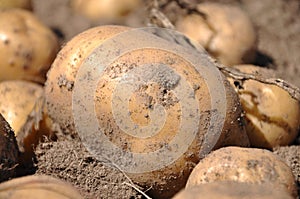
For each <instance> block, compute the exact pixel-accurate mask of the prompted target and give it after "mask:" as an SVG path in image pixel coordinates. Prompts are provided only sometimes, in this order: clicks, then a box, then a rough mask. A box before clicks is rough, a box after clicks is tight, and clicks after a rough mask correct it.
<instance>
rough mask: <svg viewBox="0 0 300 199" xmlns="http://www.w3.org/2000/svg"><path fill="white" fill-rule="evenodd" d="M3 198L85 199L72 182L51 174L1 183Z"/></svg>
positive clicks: (0, 196)
mask: <svg viewBox="0 0 300 199" xmlns="http://www.w3.org/2000/svg"><path fill="white" fill-rule="evenodd" d="M0 198H1V199H28V198H30V199H42V198H47V199H83V197H81V196H80V194H79V192H78V191H77V190H76V189H75V188H74V187H72V186H71V185H70V184H68V183H66V182H64V181H62V180H58V179H55V178H53V177H50V176H26V177H21V178H15V179H13V180H9V181H7V182H4V183H2V184H0Z"/></svg>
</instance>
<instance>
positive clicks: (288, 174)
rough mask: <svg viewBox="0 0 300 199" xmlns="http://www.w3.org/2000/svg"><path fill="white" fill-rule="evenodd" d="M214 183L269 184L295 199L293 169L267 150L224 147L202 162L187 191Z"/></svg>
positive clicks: (188, 183) (295, 190)
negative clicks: (199, 185)
mask: <svg viewBox="0 0 300 199" xmlns="http://www.w3.org/2000/svg"><path fill="white" fill-rule="evenodd" d="M215 181H236V182H245V183H252V184H263V183H266V182H269V183H271V184H273V185H274V186H279V187H284V188H285V189H286V190H287V191H288V192H289V193H290V194H291V195H292V196H293V197H296V196H297V186H296V184H295V178H294V176H293V173H292V171H291V169H290V168H289V167H288V165H286V164H285V163H284V162H283V161H282V160H281V159H280V158H279V157H278V156H277V155H275V154H273V153H272V152H270V151H268V150H264V149H255V148H241V147H224V148H221V149H218V150H216V151H214V152H212V153H210V154H209V155H208V156H207V157H205V158H204V159H202V160H201V161H200V162H199V163H198V164H197V166H196V167H195V168H194V170H193V171H192V173H191V175H190V176H189V179H188V181H187V184H186V188H189V187H192V186H195V185H198V184H204V183H210V182H215Z"/></svg>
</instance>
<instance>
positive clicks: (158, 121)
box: [45, 26, 249, 198]
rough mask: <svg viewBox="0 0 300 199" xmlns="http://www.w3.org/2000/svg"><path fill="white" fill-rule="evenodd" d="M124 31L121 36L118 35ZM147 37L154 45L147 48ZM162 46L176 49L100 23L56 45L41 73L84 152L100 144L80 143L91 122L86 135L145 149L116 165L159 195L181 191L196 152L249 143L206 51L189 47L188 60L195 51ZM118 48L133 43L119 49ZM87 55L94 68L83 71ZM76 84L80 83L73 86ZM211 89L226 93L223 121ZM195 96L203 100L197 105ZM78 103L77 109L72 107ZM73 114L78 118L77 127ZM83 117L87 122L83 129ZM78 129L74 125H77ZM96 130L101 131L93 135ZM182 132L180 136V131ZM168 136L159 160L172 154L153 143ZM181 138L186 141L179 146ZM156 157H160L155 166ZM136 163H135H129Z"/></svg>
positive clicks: (55, 110) (52, 109) (51, 105)
mask: <svg viewBox="0 0 300 199" xmlns="http://www.w3.org/2000/svg"><path fill="white" fill-rule="evenodd" d="M123 37H124V38H125V39H124V40H121V39H120V38H123ZM136 40H139V42H138V45H141V46H142V47H136V45H137V43H136ZM111 42H113V44H111ZM144 45H145V46H144ZM147 45H154V46H157V47H151V48H150V47H147ZM173 45H174V46H173ZM173 47H174V48H173ZM132 48H133V49H132ZM164 48H169V49H171V50H173V49H174V50H176V49H177V48H179V47H178V46H176V45H175V44H173V43H171V42H169V41H166V40H163V39H161V38H159V37H157V36H154V35H153V34H150V33H147V32H144V31H141V30H135V31H134V30H132V29H129V28H127V27H121V26H101V27H96V28H93V29H90V30H87V31H85V32H83V33H81V34H79V35H78V36H76V37H74V38H73V39H72V40H71V41H70V42H69V43H67V45H66V46H65V47H64V48H63V49H62V50H61V51H60V52H59V54H58V56H57V58H56V60H55V61H54V63H53V65H52V67H51V69H50V71H49V73H48V75H47V76H48V79H47V81H46V88H45V91H46V93H45V95H46V101H47V107H48V108H47V109H48V111H49V115H50V116H51V118H52V119H53V120H54V121H55V122H58V123H59V124H60V125H61V126H62V127H63V130H64V131H65V132H66V131H71V132H69V134H70V133H71V135H73V136H74V137H78V135H77V133H79V135H80V138H81V140H83V142H84V143H85V145H86V146H87V148H88V149H90V152H91V151H92V153H96V154H99V151H98V150H97V147H99V146H100V147H103V146H106V145H105V144H101V143H98V144H96V146H94V145H93V146H91V145H90V143H86V142H87V140H88V139H89V136H91V135H90V134H91V133H93V132H95V131H94V128H97V129H96V132H95V133H96V134H95V135H93V136H92V142H93V141H94V140H95V141H96V142H98V141H99V142H105V140H106V137H108V138H109V140H110V142H113V143H114V145H115V146H117V147H118V150H121V151H123V150H124V151H126V152H130V153H137V154H144V155H145V157H146V158H145V159H143V161H141V162H140V163H135V162H130V163H128V165H131V166H130V168H128V167H126V164H127V163H125V164H124V165H125V166H124V165H122V166H123V167H122V168H121V169H122V170H123V171H124V172H125V173H127V175H128V176H129V177H130V178H131V179H132V180H133V181H134V182H136V183H137V184H139V185H140V186H142V187H152V189H151V190H150V191H149V192H148V193H149V194H150V195H152V196H153V197H160V198H167V197H171V196H172V195H174V194H175V193H176V192H177V191H179V190H180V189H181V188H182V187H183V186H184V185H185V182H186V179H187V177H188V175H189V173H190V171H191V169H192V168H193V166H194V164H195V163H197V162H198V161H199V159H200V156H201V155H205V154H207V153H208V152H209V151H210V150H211V149H212V148H218V147H221V146H225V145H242V146H247V145H248V144H249V143H248V138H247V136H246V134H245V129H244V127H243V125H242V123H241V115H240V114H241V106H240V104H239V100H238V96H237V94H236V93H235V92H234V90H233V89H232V87H231V86H230V84H229V82H228V81H226V79H225V78H224V77H223V76H222V75H221V73H220V72H219V71H218V70H217V69H216V68H215V66H214V64H213V63H212V62H210V59H209V58H208V56H207V54H206V53H204V52H200V53H199V54H198V53H197V54H194V55H195V56H196V57H197V58H199V56H200V57H201V58H203V59H199V62H200V63H199V62H197V64H196V65H197V66H194V65H192V64H191V63H189V62H188V61H186V60H184V59H183V58H182V56H184V55H186V56H187V55H190V54H191V53H196V52H195V51H193V50H191V49H184V50H183V49H182V51H179V52H178V53H177V54H176V53H175V52H174V53H171V52H168V50H163V49H164ZM124 49H127V50H128V49H131V50H128V51H129V52H128V51H125V52H126V53H124V54H122V51H123V50H124ZM106 50H107V51H108V54H105V55H104V56H102V55H98V54H97V53H99V52H100V53H101V52H102V51H106ZM171 50H170V51H171ZM178 54H180V56H179V55H178ZM107 57H113V58H112V60H111V63H109V64H107V65H104V64H103V63H102V62H103V61H105V60H106V59H107ZM192 61H193V60H192ZM88 63H91V65H92V66H94V68H93V69H92V70H91V71H87V74H86V75H83V76H81V75H82V74H83V72H85V70H86V66H87V64H88ZM101 63H102V64H101ZM200 65H202V66H203V67H205V69H203V70H206V69H207V70H212V71H213V70H215V71H216V72H217V74H216V76H215V74H214V75H212V76H210V79H211V80H215V81H209V82H210V83H209V85H210V86H212V85H213V86H214V88H215V89H211V88H210V90H209V88H208V87H207V84H206V81H208V80H207V79H204V78H203V77H202V76H201V75H200V74H199V73H201V71H198V70H200V69H199V68H201V67H202V66H200ZM198 67H199V68H198ZM102 69H103V71H102V73H101V76H100V77H99V80H97V81H96V82H93V80H92V79H93V78H94V77H93V75H94V73H95V72H94V71H93V70H102ZM212 71H211V72H212ZM203 72H205V71H203ZM123 78H125V79H123ZM126 78H129V79H128V80H127V79H126ZM216 78H220V79H216ZM122 79H123V80H122ZM90 83H95V85H96V86H95V93H94V94H93V93H92V96H93V98H92V99H90V98H88V97H87V96H88V95H90V94H91V92H92V91H89V88H91V86H90V85H86V84H90ZM183 85H185V86H183ZM132 86H133V87H132ZM80 88H83V90H79V91H78V90H76V89H80ZM213 93H214V94H215V93H218V94H219V93H223V94H224V95H220V98H221V99H220V100H218V101H217V102H216V103H217V104H218V105H221V107H222V108H224V109H223V110H224V121H223V122H224V125H223V123H222V118H220V117H219V116H218V111H221V110H217V109H216V110H215V108H212V107H213V105H212V102H211V101H213V100H214V99H211V98H214V96H213V95H214V94H213ZM188 96H190V98H189V97H188ZM193 96H195V97H193ZM186 97H188V99H187V98H186ZM215 97H216V96H215ZM216 98H217V97H216ZM89 100H92V102H91V101H89ZM190 100H195V101H194V102H192V101H190ZM90 104H94V105H93V106H92V109H91V110H90V108H88V106H89V105H90ZM197 104H201V106H200V105H199V108H197V106H198V105H197ZM78 107H81V108H83V109H81V110H78ZM191 107H193V108H191ZM211 109H214V110H211ZM195 111H196V112H195ZM197 111H199V114H201V116H199V115H198V112H197ZM198 116H199V117H198ZM94 117H95V118H96V120H97V121H96V124H94V123H93V124H87V123H88V122H90V121H94ZM74 120H76V121H77V122H76V128H75V122H74ZM210 120H216V121H215V122H216V123H217V124H220V123H221V124H222V125H223V126H221V127H220V128H221V129H219V130H217V131H212V132H211V131H210V133H208V132H207V129H215V127H216V126H218V125H215V126H211V127H210ZM212 123H213V124H215V123H214V122H212ZM82 125H84V127H88V128H89V129H85V130H82V129H81V127H82ZM97 125H99V127H97ZM78 129H80V130H79V132H77V133H76V131H77V130H78ZM140 129H141V130H140ZM183 129H184V130H183ZM102 131H103V132H102ZM179 132H180V133H179ZM191 132H195V135H194V137H193V138H192V139H190V138H189V135H190V134H191ZM66 133H67V132H66ZM134 133H135V134H134ZM181 133H182V134H181ZM67 134H68V133H67ZM177 134H179V135H178V136H177ZM99 135H104V137H101V138H97V136H99ZM176 136H177V137H176ZM180 136H183V137H184V138H178V137H180ZM175 138H176V139H175ZM172 139H173V140H176V141H178V142H180V144H178V145H176V146H174V149H173V150H171V149H170V150H171V151H173V152H174V154H176V158H175V160H174V161H172V162H168V163H167V164H166V165H164V161H169V160H170V159H172V158H173V156H174V154H170V156H168V157H167V155H165V154H164V153H163V151H162V150H159V149H160V148H163V149H164V148H165V147H166V146H168V145H169V142H171V141H172ZM177 139H178V140H177ZM181 141H182V142H181ZM105 143H106V142H105ZM189 143H190V144H189ZM182 145H184V146H185V145H187V146H185V147H182V148H181V146H182ZM95 147H96V148H95ZM170 148H171V144H170ZM181 150H184V151H181ZM100 151H101V153H100V156H101V157H100V158H102V159H103V156H104V158H105V153H106V152H107V153H108V154H109V155H107V156H108V158H109V159H110V161H112V160H111V159H112V158H115V160H116V161H117V162H118V163H119V162H120V161H119V160H125V162H126V161H128V160H126V158H125V157H126V154H124V153H122V152H121V153H118V152H115V151H114V150H111V151H110V148H109V147H104V148H103V149H101V150H100ZM179 151H180V152H179ZM152 152H155V154H156V155H157V157H156V158H157V159H155V160H153V159H151V158H148V157H147V154H153V153H152ZM178 153H179V154H178ZM177 155H178V156H177ZM165 156H166V157H165ZM96 157H98V156H96ZM143 157H144V156H143ZM129 160H130V159H129ZM162 160H164V161H162ZM112 162H113V163H115V161H112ZM156 164H162V165H159V166H158V167H156ZM134 165H135V166H137V167H139V169H140V170H139V169H136V170H135V169H132V168H134ZM153 165H154V166H153ZM145 168H147V169H145ZM149 168H151V169H149ZM126 169H127V170H126Z"/></svg>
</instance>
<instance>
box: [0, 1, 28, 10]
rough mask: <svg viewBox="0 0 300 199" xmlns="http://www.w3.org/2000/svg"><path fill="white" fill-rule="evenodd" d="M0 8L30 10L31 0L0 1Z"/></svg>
mask: <svg viewBox="0 0 300 199" xmlns="http://www.w3.org/2000/svg"><path fill="white" fill-rule="evenodd" d="M2 8H23V9H27V10H31V9H32V3H31V0H0V9H2Z"/></svg>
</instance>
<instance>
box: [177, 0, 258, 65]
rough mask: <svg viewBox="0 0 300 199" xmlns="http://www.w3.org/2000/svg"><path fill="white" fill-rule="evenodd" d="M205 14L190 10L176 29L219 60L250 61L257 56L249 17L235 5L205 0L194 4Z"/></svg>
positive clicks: (233, 63) (228, 63) (179, 21)
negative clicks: (190, 12)
mask: <svg viewBox="0 0 300 199" xmlns="http://www.w3.org/2000/svg"><path fill="white" fill-rule="evenodd" d="M197 10H198V11H199V12H201V13H203V14H204V15H205V17H203V16H200V15H199V14H189V15H187V16H185V17H183V18H181V19H179V20H178V21H177V22H176V25H175V26H176V29H177V30H179V31H181V32H183V33H184V34H186V35H187V36H188V37H190V38H191V39H193V40H194V41H196V42H198V43H199V44H201V45H202V46H203V47H204V48H205V49H206V50H207V51H208V52H209V53H210V55H212V56H213V57H214V58H216V59H217V60H218V61H219V62H220V63H222V64H224V65H227V66H232V65H235V64H242V63H251V62H253V61H254V59H255V56H256V52H255V51H256V43H257V42H256V40H257V38H256V32H255V30H254V27H253V24H252V22H251V20H250V18H249V17H248V16H247V14H246V13H245V11H243V10H242V9H241V8H240V7H238V6H232V5H226V4H222V3H211V2H205V3H200V4H198V5H197Z"/></svg>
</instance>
